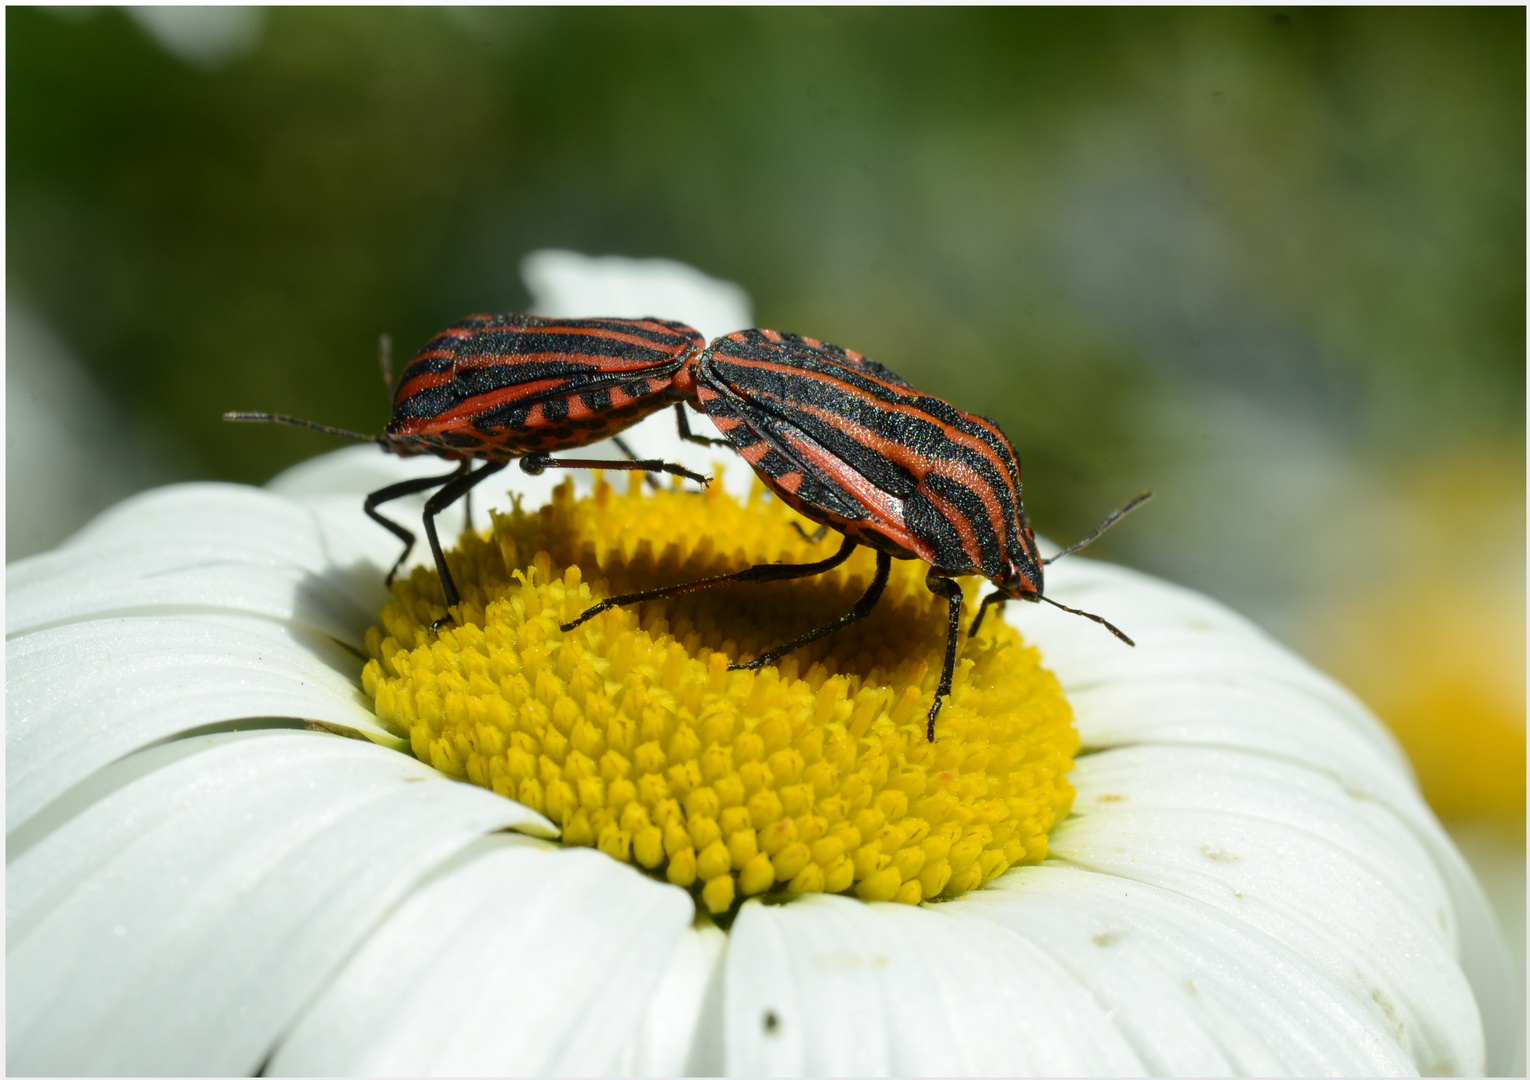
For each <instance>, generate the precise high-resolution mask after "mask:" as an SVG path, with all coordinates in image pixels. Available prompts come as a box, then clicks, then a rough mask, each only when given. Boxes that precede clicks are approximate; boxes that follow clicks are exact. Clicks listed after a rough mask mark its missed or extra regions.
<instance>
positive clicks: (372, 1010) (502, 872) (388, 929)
mask: <svg viewBox="0 0 1530 1080" xmlns="http://www.w3.org/2000/svg"><path fill="white" fill-rule="evenodd" d="M693 911H694V905H693V904H692V901H691V898H690V896H689V895H687V894H686V893H685V892H683V891H682V890H680V889H676V888H673V887H671V886H667V885H660V884H658V883H656V882H654V881H652V880H650V879H649V878H646V877H644V876H642V875H641V874H638V873H636V872H635V871H633V870H632V869H630V868H629V867H626V866H623V865H622V864H620V863H617V862H616V861H615V860H613V859H611V858H609V857H608V856H606V855H603V854H601V853H599V852H596V851H592V850H590V849H588V848H581V849H572V850H559V849H557V848H554V847H551V846H550V845H541V844H537V843H534V842H531V841H513V840H512V841H509V842H507V843H505V844H503V845H496V846H495V847H493V848H492V849H490V850H488V851H486V852H483V853H481V854H480V855H479V856H478V857H477V858H474V859H472V860H471V861H468V862H466V863H465V865H461V866H458V867H455V868H453V869H451V870H449V871H447V872H445V873H443V874H441V875H440V876H438V877H436V878H435V879H434V880H432V881H431V882H429V883H428V884H426V885H425V886H423V887H422V888H420V889H419V890H418V891H416V892H415V893H414V894H413V895H412V896H410V897H409V899H408V900H406V901H405V902H404V903H403V904H402V905H401V906H400V907H399V908H398V910H397V911H395V912H394V913H393V915H392V916H391V917H390V918H389V919H388V920H387V921H386V922H385V923H384V924H383V925H382V926H381V927H379V928H378V929H377V931H376V932H375V933H374V934H373V935H372V936H371V938H370V939H369V940H368V941H367V943H366V944H365V945H364V946H363V947H362V948H361V949H360V950H359V951H358V952H357V954H356V955H355V956H354V957H353V958H352V960H351V962H350V963H349V964H347V965H346V968H345V970H344V972H343V973H342V974H341V975H340V976H339V977H338V978H337V979H336V980H335V981H334V982H333V983H332V984H331V985H330V987H329V988H328V989H327V990H326V991H325V992H324V993H323V994H322V995H321V996H320V997H319V998H318V999H317V1000H316V1001H315V1002H314V1004H313V1006H312V1007H311V1008H310V1009H309V1010H308V1012H307V1013H306V1014H305V1015H304V1017H303V1019H302V1021H301V1022H300V1023H299V1024H298V1025H297V1027H296V1028H295V1029H294V1030H293V1032H292V1034H291V1036H290V1037H289V1038H288V1039H287V1040H286V1042H285V1043H284V1044H283V1045H282V1047H281V1049H280V1050H279V1051H278V1053H277V1055H276V1057H275V1058H274V1059H273V1060H272V1062H271V1064H270V1067H269V1069H268V1070H267V1075H291V1074H308V1075H330V1074H335V1073H346V1074H374V1075H375V1074H385V1075H448V1076H450V1075H461V1076H487V1075H495V1076H503V1075H516V1076H521V1075H540V1074H547V1073H553V1074H573V1075H580V1076H594V1075H602V1074H606V1073H610V1072H613V1071H615V1070H617V1069H618V1068H619V1067H620V1066H621V1064H622V1063H623V1059H624V1058H625V1057H626V1056H627V1048H628V1046H629V1045H630V1044H631V1043H632V1042H633V1040H634V1038H635V1036H636V1032H637V1030H638V1026H639V1024H640V1023H641V1022H642V1020H643V1018H644V1015H645V1012H646V1010H647V1008H648V1004H649V1001H650V998H651V997H652V995H653V993H654V991H655V990H656V988H657V987H658V985H659V983H660V980H661V978H662V977H663V975H664V974H665V972H666V970H667V969H668V968H669V964H670V959H671V957H672V956H673V954H674V952H675V949H676V948H677V947H678V946H679V944H680V941H681V937H682V935H683V934H684V933H685V932H686V928H687V927H688V926H689V925H690V922H691V917H692V913H693Z"/></svg>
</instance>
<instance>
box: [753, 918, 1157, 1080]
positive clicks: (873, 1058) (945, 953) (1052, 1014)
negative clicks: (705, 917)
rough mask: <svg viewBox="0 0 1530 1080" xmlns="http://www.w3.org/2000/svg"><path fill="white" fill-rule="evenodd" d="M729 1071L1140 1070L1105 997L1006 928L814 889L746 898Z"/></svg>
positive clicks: (959, 1072) (1037, 1072)
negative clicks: (769, 898) (778, 899)
mask: <svg viewBox="0 0 1530 1080" xmlns="http://www.w3.org/2000/svg"><path fill="white" fill-rule="evenodd" d="M726 1003H727V1004H726V1008H727V1039H728V1072H729V1073H730V1074H732V1075H766V1076H803V1075H811V1076H818V1075H839V1076H880V1075H889V1074H896V1075H904V1074H910V1075H929V1074H942V1075H1016V1076H1049V1075H1050V1076H1101V1075H1107V1076H1109V1075H1141V1074H1142V1070H1143V1066H1142V1063H1141V1062H1140V1061H1139V1060H1138V1059H1137V1057H1136V1055H1135V1054H1133V1053H1132V1051H1131V1050H1130V1048H1129V1047H1128V1046H1127V1045H1126V1043H1125V1041H1124V1040H1123V1039H1122V1037H1121V1034H1120V1033H1119V1031H1117V1029H1116V1028H1115V1026H1114V1024H1113V1023H1112V1021H1111V1018H1110V1017H1109V1016H1108V1015H1107V1013H1106V1011H1105V1009H1104V1008H1103V1007H1102V1006H1101V1005H1100V1003H1099V1002H1098V1001H1097V1000H1096V999H1095V998H1094V997H1093V996H1092V995H1091V994H1090V993H1089V992H1088V991H1087V990H1086V989H1085V988H1083V987H1082V986H1081V985H1080V984H1079V983H1078V981H1077V980H1076V979H1075V978H1074V977H1073V976H1072V975H1070V974H1069V973H1068V972H1067V971H1066V970H1064V969H1063V968H1062V967H1061V966H1060V965H1059V964H1058V963H1057V962H1056V961H1055V960H1053V959H1052V958H1051V957H1049V956H1047V955H1046V954H1045V953H1043V952H1041V951H1040V950H1038V949H1037V948H1036V947H1035V946H1034V945H1031V944H1030V943H1028V942H1026V941H1025V940H1023V939H1022V938H1020V937H1018V936H1017V935H1015V934H1013V933H1010V932H1009V931H1007V930H1004V929H1002V928H999V927H995V926H991V925H978V924H974V923H972V922H963V921H959V920H956V919H950V918H943V917H941V915H940V909H939V908H934V909H919V908H910V907H905V906H903V905H901V904H862V903H860V902H859V901H856V900H852V899H848V898H846V897H839V896H808V897H802V898H799V899H797V900H794V901H792V902H791V903H788V904H784V905H779V906H767V905H764V904H760V903H758V902H756V901H751V902H749V903H746V904H745V905H744V907H743V910H742V911H741V912H740V913H739V916H738V919H737V921H736V922H735V923H734V925H733V931H732V941H731V943H730V947H729V952H728V972H727V994H726Z"/></svg>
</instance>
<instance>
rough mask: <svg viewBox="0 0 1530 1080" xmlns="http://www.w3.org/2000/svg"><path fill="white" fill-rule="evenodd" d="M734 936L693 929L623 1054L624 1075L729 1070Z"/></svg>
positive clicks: (706, 925)
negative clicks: (727, 986) (726, 1017)
mask: <svg viewBox="0 0 1530 1080" xmlns="http://www.w3.org/2000/svg"><path fill="white" fill-rule="evenodd" d="M727 947H728V935H727V934H724V933H723V932H722V931H721V930H719V929H718V928H717V927H716V926H714V925H713V924H712V923H710V922H707V923H703V924H699V925H695V926H692V927H690V928H688V929H687V930H686V931H685V933H684V934H683V935H682V936H681V938H680V943H679V944H678V945H677V946H676V947H675V952H674V955H673V956H671V957H670V961H669V968H668V969H667V970H666V971H665V972H664V976H663V978H662V979H660V980H659V985H658V987H657V988H656V989H655V990H654V991H653V996H652V1000H651V1001H650V1002H649V1005H648V1012H647V1014H646V1015H645V1016H644V1017H643V1020H642V1023H641V1024H639V1026H638V1030H637V1033H636V1035H635V1036H634V1038H633V1041H632V1042H631V1043H630V1044H629V1045H628V1046H627V1049H626V1051H625V1052H624V1053H623V1055H622V1063H621V1066H620V1068H619V1069H618V1070H617V1072H618V1073H619V1074H620V1075H622V1076H719V1075H721V1074H722V1071H723V1062H724V1060H725V1058H724V1054H723V1017H722V997H723V962H722V961H723V954H724V952H725V951H726V949H727Z"/></svg>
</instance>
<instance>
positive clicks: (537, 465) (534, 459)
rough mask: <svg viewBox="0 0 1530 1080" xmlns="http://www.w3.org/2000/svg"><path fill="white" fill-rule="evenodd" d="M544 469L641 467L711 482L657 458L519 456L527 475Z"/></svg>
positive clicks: (634, 468) (627, 469)
mask: <svg viewBox="0 0 1530 1080" xmlns="http://www.w3.org/2000/svg"><path fill="white" fill-rule="evenodd" d="M545 469H616V470H625V471H627V472H633V471H635V470H639V469H641V470H642V471H644V472H662V473H669V474H670V475H671V476H683V477H685V478H686V479H687V480H694V481H696V483H698V484H700V485H701V486H702V487H705V486H706V485H708V484H710V483H711V482H712V478H711V477H710V476H702V475H701V474H700V473H694V472H691V470H689V469H687V468H685V467H684V466H683V465H671V464H670V463H669V462H667V461H660V460H659V459H658V458H642V459H641V460H638V461H596V460H594V459H593V458H591V459H585V458H551V457H547V456H545V455H543V454H527V455H526V456H525V457H523V458H521V471H522V472H524V473H526V474H527V475H529V476H540V475H542V472H543V470H545Z"/></svg>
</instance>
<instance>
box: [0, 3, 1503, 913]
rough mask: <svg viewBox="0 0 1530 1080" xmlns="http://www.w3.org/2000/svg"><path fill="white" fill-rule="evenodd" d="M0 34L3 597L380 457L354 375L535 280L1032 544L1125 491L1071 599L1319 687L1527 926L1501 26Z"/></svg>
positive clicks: (230, 22)
mask: <svg viewBox="0 0 1530 1080" xmlns="http://www.w3.org/2000/svg"><path fill="white" fill-rule="evenodd" d="M6 29H7V56H6V59H7V87H6V88H7V95H8V114H7V121H8V122H7V151H8V155H7V163H8V168H7V180H8V184H7V225H8V230H7V238H8V242H7V249H6V257H7V269H8V298H7V300H8V319H7V340H8V357H9V359H8V372H7V387H8V406H7V421H8V433H7V557H8V558H12V559H13V558H16V557H19V556H22V555H26V554H28V553H30V552H32V551H37V550H42V549H45V548H47V547H49V546H51V545H52V544H54V543H56V542H57V541H58V540H59V539H61V538H62V537H63V536H64V535H67V533H68V532H69V531H71V530H72V529H73V528H75V527H77V526H78V525H79V524H81V523H82V522H83V521H84V520H85V519H86V518H87V517H88V516H89V515H90V514H91V513H94V512H95V511H96V510H98V509H100V507H101V506H103V505H105V504H106V503H109V502H110V501H112V500H113V499H115V498H119V497H121V496H122V495H123V494H126V493H127V492H129V491H131V490H134V489H136V488H138V487H142V486H145V485H147V484H150V483H154V482H163V481H166V480H174V479H187V478H218V479H227V480H238V481H247V482H257V483H258V482H262V481H264V480H266V479H268V478H269V477H270V476H272V475H273V474H274V473H275V472H277V471H278V470H279V469H281V468H282V467H284V466H286V465H288V464H291V463H292V462H294V461H297V460H299V459H301V458H303V457H306V456H309V455H312V454H314V453H317V452H320V451H322V450H325V449H328V448H330V446H331V444H330V443H328V442H326V441H324V440H323V439H322V438H320V437H318V436H314V435H311V434H307V433H302V432H293V431H285V430H276V429H251V428H248V427H233V426H231V425H224V424H222V423H220V421H219V419H218V418H219V415H220V413H222V412H223V411H224V410H225V409H229V408H246V409H279V410H282V411H286V412H291V413H296V414H299V415H302V416H308V417H312V418H314V419H318V420H323V421H326V422H330V423H335V424H340V425H345V426H349V427H354V428H358V429H361V430H379V429H380V428H381V425H382V424H383V423H384V422H385V420H386V411H387V406H386V400H385V396H384V394H383V391H382V389H381V386H380V384H379V380H378V376H377V368H376V359H375V349H376V344H375V343H376V340H377V335H378V334H379V332H381V331H388V332H391V333H392V335H393V336H394V339H395V341H396V342H397V347H398V350H399V352H400V353H402V354H404V355H408V354H409V353H411V352H412V351H413V350H414V349H415V348H417V347H418V346H419V345H420V344H421V343H423V342H424V341H425V340H426V339H427V338H428V337H429V336H430V335H431V334H432V333H433V332H435V331H437V330H439V329H440V328H442V327H444V326H445V325H447V324H448V323H450V322H453V321H455V320H457V319H459V318H461V317H462V316H463V315H466V314H468V313H470V312H476V311H508V310H517V309H520V308H523V307H524V306H525V304H526V303H527V294H526V292H525V290H524V287H523V286H522V284H521V282H520V280H519V274H518V265H519V262H520V259H521V257H522V256H523V255H524V254H525V253H527V252H529V251H532V250H535V249H538V248H544V247H559V248H568V249H572V250H576V251H581V252H584V253H586V254H592V255H600V254H625V255H633V256H663V257H667V258H672V259H678V260H682V261H684V262H687V263H690V264H692V265H694V266H696V267H698V268H700V269H702V270H704V271H706V272H707V273H709V274H712V275H714V276H717V277H721V278H726V279H729V280H732V281H736V282H738V283H739V284H741V285H743V286H744V287H745V288H746V289H748V290H749V292H750V293H751V295H752V296H753V298H754V302H755V312H756V319H757V322H758V323H759V324H760V325H765V326H774V327H777V328H780V329H783V330H792V331H797V332H800V333H806V334H812V335H815V336H818V337H822V338H826V339H828V340H830V341H834V342H837V343H840V344H843V345H846V346H849V347H852V348H855V349H858V350H860V351H862V352H865V353H868V354H869V355H871V356H873V357H875V358H876V359H878V360H880V361H882V362H883V363H885V364H887V365H888V366H890V367H891V368H893V369H894V370H895V371H897V372H899V373H900V374H901V375H903V376H904V377H906V378H908V379H909V380H911V381H912V382H914V383H916V384H918V385H919V386H921V387H923V388H925V389H927V390H929V391H931V392H933V393H936V394H939V395H941V396H943V397H946V398H949V399H950V400H952V401H953V402H955V403H956V404H958V405H959V406H961V407H964V408H967V409H969V410H971V411H980V412H984V413H987V414H990V415H992V416H994V417H995V418H996V419H998V420H999V421H1000V423H1001V424H1002V425H1003V426H1004V428H1005V430H1006V431H1007V432H1008V434H1009V435H1010V437H1011V439H1012V440H1013V441H1014V443H1015V444H1016V446H1017V447H1018V449H1019V450H1020V452H1021V454H1022V456H1023V459H1024V462H1025V469H1026V480H1027V485H1026V495H1027V506H1028V507H1029V509H1030V511H1031V514H1032V517H1033V520H1034V521H1035V523H1036V524H1037V525H1038V527H1039V529H1040V530H1041V531H1043V532H1044V533H1047V534H1049V535H1050V536H1052V537H1053V538H1055V539H1059V540H1067V539H1070V538H1073V537H1075V536H1077V535H1079V534H1081V533H1083V532H1084V531H1086V530H1087V529H1088V528H1090V527H1091V526H1092V525H1093V524H1094V523H1095V522H1096V521H1097V520H1098V519H1099V518H1100V517H1101V516H1103V514H1104V513H1105V512H1106V511H1107V510H1109V509H1110V508H1111V507H1113V506H1115V505H1117V504H1118V503H1119V502H1121V501H1122V500H1123V499H1124V498H1125V497H1126V496H1128V495H1131V494H1133V493H1135V492H1136V491H1138V490H1141V489H1142V488H1145V487H1152V488H1155V489H1157V490H1158V492H1159V499H1158V501H1157V502H1156V503H1155V504H1154V505H1153V506H1152V507H1150V508H1149V509H1147V510H1145V511H1143V512H1142V513H1140V514H1139V515H1137V516H1136V517H1134V518H1133V519H1132V520H1131V522H1130V523H1129V524H1128V525H1127V526H1125V527H1123V528H1121V529H1119V530H1118V531H1117V532H1116V533H1114V534H1113V535H1112V536H1110V537H1109V538H1107V540H1106V541H1104V542H1103V543H1102V544H1101V545H1100V546H1099V549H1098V551H1099V553H1100V554H1101V555H1102V556H1105V557H1110V558H1115V559H1119V560H1122V561H1125V562H1128V563H1131V564H1133V565H1137V566H1140V567H1142V568H1144V569H1146V570H1149V571H1152V572H1154V573H1158V574H1162V575H1165V576H1167V577H1170V578H1172V579H1174V580H1177V581H1181V582H1183V583H1185V584H1189V585H1192V586H1195V587H1197V588H1201V589H1204V590H1206V591H1208V592H1210V593H1212V594H1213V595H1215V596H1217V597H1219V598H1221V599H1223V600H1225V601H1227V602H1228V603H1231V604H1233V605H1234V606H1236V607H1238V608H1240V609H1241V610H1243V611H1245V612H1247V613H1248V614H1250V615H1252V616H1253V617H1255V618H1256V619H1258V620H1259V621H1260V622H1261V623H1262V624H1263V625H1265V626H1266V627H1268V628H1269V629H1270V630H1271V631H1272V632H1274V633H1275V634H1277V635H1278V636H1280V637H1282V638H1284V639H1285V640H1286V641H1288V642H1290V643H1291V644H1293V645H1294V646H1295V647H1297V648H1298V649H1300V650H1302V651H1303V652H1305V653H1306V654H1307V655H1308V656H1309V657H1311V658H1312V659H1313V660H1314V661H1315V662H1317V663H1318V664H1319V665H1321V666H1323V667H1325V668H1327V669H1328V670H1330V671H1332V672H1334V673H1335V674H1337V675H1339V676H1340V677H1341V678H1343V679H1345V680H1346V681H1347V682H1348V683H1349V684H1350V685H1351V686H1353V687H1354V688H1355V689H1356V690H1357V691H1358V692H1360V693H1361V694H1362V696H1364V697H1366V698H1367V700H1368V701H1370V702H1371V704H1372V705H1374V706H1375V707H1376V708H1377V709H1378V711H1380V712H1381V713H1382V715H1383V716H1384V717H1385V718H1386V719H1387V720H1388V721H1389V722H1390V723H1391V724H1392V725H1393V727H1394V729H1395V730H1397V731H1398V733H1399V734H1400V735H1401V736H1402V738H1403V739H1404V742H1405V743H1406V744H1407V745H1408V747H1409V749H1410V751H1412V753H1413V756H1414V760H1415V763H1416V765H1417V766H1418V768H1419V772H1420V776H1421V779H1422V780H1423V783H1424V786H1425V790H1426V793H1427V794H1428V795H1429V797H1430V798H1431V801H1433V803H1434V805H1435V806H1436V808H1437V809H1438V810H1439V811H1440V812H1441V814H1442V815H1443V816H1445V817H1446V818H1447V819H1449V820H1451V821H1453V822H1455V823H1456V825H1457V827H1458V830H1460V832H1459V834H1460V835H1461V836H1463V837H1467V836H1468V833H1469V832H1470V831H1471V830H1479V832H1480V834H1481V835H1482V836H1486V837H1488V839H1486V840H1482V841H1481V843H1483V844H1486V845H1488V849H1491V850H1492V851H1499V854H1503V851H1507V852H1508V854H1507V855H1503V858H1505V859H1508V860H1509V863H1508V864H1505V865H1509V864H1512V862H1513V858H1514V857H1515V856H1514V851H1515V850H1516V848H1515V845H1517V852H1518V855H1517V858H1518V860H1519V861H1518V864H1517V865H1518V869H1517V871H1515V870H1513V868H1512V866H1511V868H1510V870H1509V871H1507V872H1506V873H1507V874H1508V879H1507V880H1509V886H1508V887H1509V889H1510V892H1512V891H1513V888H1514V887H1516V886H1515V884H1514V882H1515V881H1517V883H1518V884H1517V888H1518V890H1519V891H1518V896H1519V897H1520V900H1519V904H1520V908H1521V911H1522V908H1523V889H1524V886H1523V880H1524V872H1523V865H1524V863H1523V858H1524V855H1523V850H1524V849H1523V822H1524V779H1525V777H1524V764H1525V741H1524V720H1525V715H1524V714H1525V699H1524V658H1525V637H1524V556H1525V543H1524V490H1525V489H1524V463H1525V443H1524V423H1525V288H1526V281H1525V255H1526V252H1525V225H1526V222H1525V122H1526V117H1525V100H1526V98H1525V12H1524V10H1523V9H1519V8H1492V9H1443V8H1439V9H1426V8H1409V9H1401V10H1388V9H1382V8H1367V9H1359V10H1334V9H1311V8H1293V9H1236V10H1217V9H1205V8H1200V9H1193V10H1181V11H1175V10H1111V9H1085V10H1073V9H1069V10H1047V9H1018V10H1013V9H976V10H924V9H897V10H874V9H851V10H770V11H764V10H747V9H731V10H694V9H664V10H643V9H632V8H628V9H621V10H599V9H578V10H559V9H533V10H514V9H510V10H505V9H458V10H436V9H430V10H425V9H407V8H391V9H377V10H367V9H354V8H352V9H293V8H282V9H273V10H269V11H262V10H255V9H224V10H223V11H221V12H219V11H208V10H198V9H176V10H170V9H136V10H134V11H132V12H130V13H125V12H124V11H122V10H117V9H100V10H95V11H85V12H80V11H75V12H56V11H45V10H40V9H26V8H9V9H7V12H6ZM656 314H663V313H662V312H660V313H656ZM1474 835H1475V834H1474ZM1503 836H1508V837H1510V840H1509V841H1507V843H1508V847H1507V848H1503V849H1502V850H1500V849H1497V848H1492V845H1493V844H1495V843H1499V840H1497V839H1494V837H1499V838H1501V837H1503ZM1516 836H1517V839H1513V838H1514V837H1516ZM1473 842H1476V841H1472V840H1470V838H1469V837H1468V838H1467V839H1464V840H1463V843H1466V844H1468V845H1470V844H1471V843H1473ZM1485 850H1486V849H1485ZM1516 873H1517V878H1516V876H1515V875H1516ZM1519 932H1520V933H1521V934H1522V932H1523V919H1522V917H1521V919H1520V927H1519ZM1521 940H1522V938H1521Z"/></svg>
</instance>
